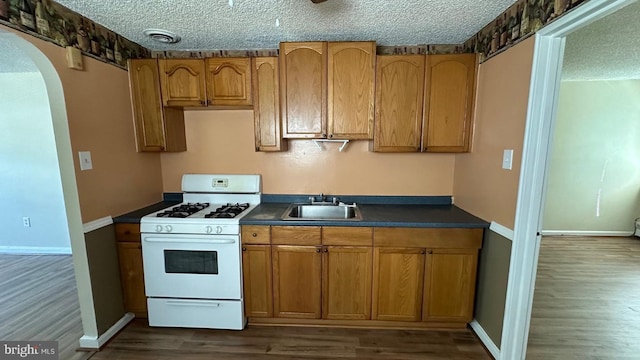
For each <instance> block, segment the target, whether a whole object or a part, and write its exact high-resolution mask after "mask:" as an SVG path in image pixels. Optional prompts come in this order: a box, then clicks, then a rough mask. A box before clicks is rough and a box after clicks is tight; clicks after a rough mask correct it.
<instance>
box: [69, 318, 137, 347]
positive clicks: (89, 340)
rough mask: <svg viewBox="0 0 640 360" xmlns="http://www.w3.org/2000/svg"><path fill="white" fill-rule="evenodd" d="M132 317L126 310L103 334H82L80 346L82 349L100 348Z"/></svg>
mask: <svg viewBox="0 0 640 360" xmlns="http://www.w3.org/2000/svg"><path fill="white" fill-rule="evenodd" d="M134 317H135V316H134V315H133V313H130V312H128V313H126V314H124V316H123V317H122V318H121V319H120V320H118V321H117V322H116V323H115V324H113V326H111V327H110V328H109V329H108V330H107V331H105V332H104V334H102V335H100V336H98V337H95V336H86V335H84V336H83V337H81V338H80V347H81V348H84V349H100V348H101V347H102V345H104V344H106V343H107V341H109V340H111V338H112V337H114V336H115V334H117V333H118V331H120V330H122V329H123V328H124V327H125V326H126V325H127V324H128V323H129V322H131V320H133V318H134Z"/></svg>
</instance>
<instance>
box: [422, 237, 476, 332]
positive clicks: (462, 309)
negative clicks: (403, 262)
mask: <svg viewBox="0 0 640 360" xmlns="http://www.w3.org/2000/svg"><path fill="white" fill-rule="evenodd" d="M477 266H478V250H476V249H454V250H450V249H434V250H429V253H428V255H427V260H426V265H425V277H424V301H423V308H422V321H460V322H469V321H471V320H472V318H473V302H474V296H475V287H476V269H477Z"/></svg>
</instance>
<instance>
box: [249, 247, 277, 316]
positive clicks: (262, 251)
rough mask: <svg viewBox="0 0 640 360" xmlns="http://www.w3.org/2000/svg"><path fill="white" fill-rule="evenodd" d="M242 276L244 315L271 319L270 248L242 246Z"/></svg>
mask: <svg viewBox="0 0 640 360" xmlns="http://www.w3.org/2000/svg"><path fill="white" fill-rule="evenodd" d="M242 274H243V277H244V282H243V290H244V309H245V315H246V316H247V317H272V316H273V288H272V286H271V246H270V245H245V246H243V247H242Z"/></svg>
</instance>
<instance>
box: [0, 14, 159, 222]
mask: <svg viewBox="0 0 640 360" xmlns="http://www.w3.org/2000/svg"><path fill="white" fill-rule="evenodd" d="M0 28H1V29H3V30H6V31H10V32H13V33H15V34H17V35H18V36H21V37H22V38H24V39H26V40H27V41H29V42H31V43H32V44H33V45H35V46H36V47H37V48H38V49H40V51H42V52H43V53H44V54H45V56H47V58H49V60H50V61H51V63H52V64H53V66H54V67H55V68H56V70H57V72H58V74H59V76H60V80H61V82H62V86H63V89H64V96H65V102H66V107H67V117H68V120H69V132H70V135H71V147H72V150H73V158H74V165H75V171H76V181H77V184H78V194H79V197H80V208H81V212H82V221H83V222H85V223H86V222H89V221H92V220H96V219H99V218H102V217H105V216H117V215H121V214H123V213H126V212H128V211H131V210H134V209H137V208H140V207H143V206H145V205H149V204H151V203H154V202H157V201H159V200H161V199H162V178H161V172H160V156H159V155H158V154H155V153H138V152H136V147H135V136H134V127H133V117H132V111H131V100H130V98H129V80H128V75H127V72H126V71H125V70H122V69H119V68H116V67H115V66H112V65H108V64H105V63H102V62H100V61H97V60H95V59H92V58H89V57H87V56H85V57H84V67H85V69H84V70H83V71H78V70H72V69H69V68H67V66H66V60H65V49H63V48H61V47H59V46H57V45H54V44H52V43H49V42H46V41H42V40H40V39H37V38H35V37H32V36H30V35H26V34H24V33H21V32H16V31H14V30H12V29H10V28H8V27H6V26H2V25H0ZM78 151H91V157H92V160H93V170H88V171H80V167H79V162H78Z"/></svg>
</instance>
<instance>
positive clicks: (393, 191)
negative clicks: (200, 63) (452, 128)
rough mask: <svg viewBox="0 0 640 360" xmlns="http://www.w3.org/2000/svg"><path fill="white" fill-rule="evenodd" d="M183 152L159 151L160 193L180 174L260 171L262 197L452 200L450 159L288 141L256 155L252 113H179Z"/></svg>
mask: <svg viewBox="0 0 640 360" xmlns="http://www.w3.org/2000/svg"><path fill="white" fill-rule="evenodd" d="M185 122H186V133H187V148H188V150H187V152H184V153H164V154H162V181H163V185H164V191H167V192H174V191H180V181H181V177H182V174H184V173H257V174H262V181H263V193H267V194H315V193H321V192H323V193H325V194H343V195H344V194H353V195H451V193H452V190H453V189H452V185H453V166H454V160H455V157H454V155H451V154H380V153H373V152H369V151H368V146H369V142H368V141H354V142H351V143H350V144H349V145H347V147H346V149H345V150H344V151H343V152H341V153H340V152H338V144H331V143H326V144H324V145H321V146H323V147H324V150H322V151H321V150H319V149H318V148H316V146H315V145H314V144H313V142H312V141H311V140H294V141H291V140H290V141H289V150H288V151H287V152H282V153H263V152H255V150H254V149H255V145H254V140H253V138H254V132H253V111H251V110H232V111H231V110H216V111H213V110H191V111H185Z"/></svg>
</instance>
